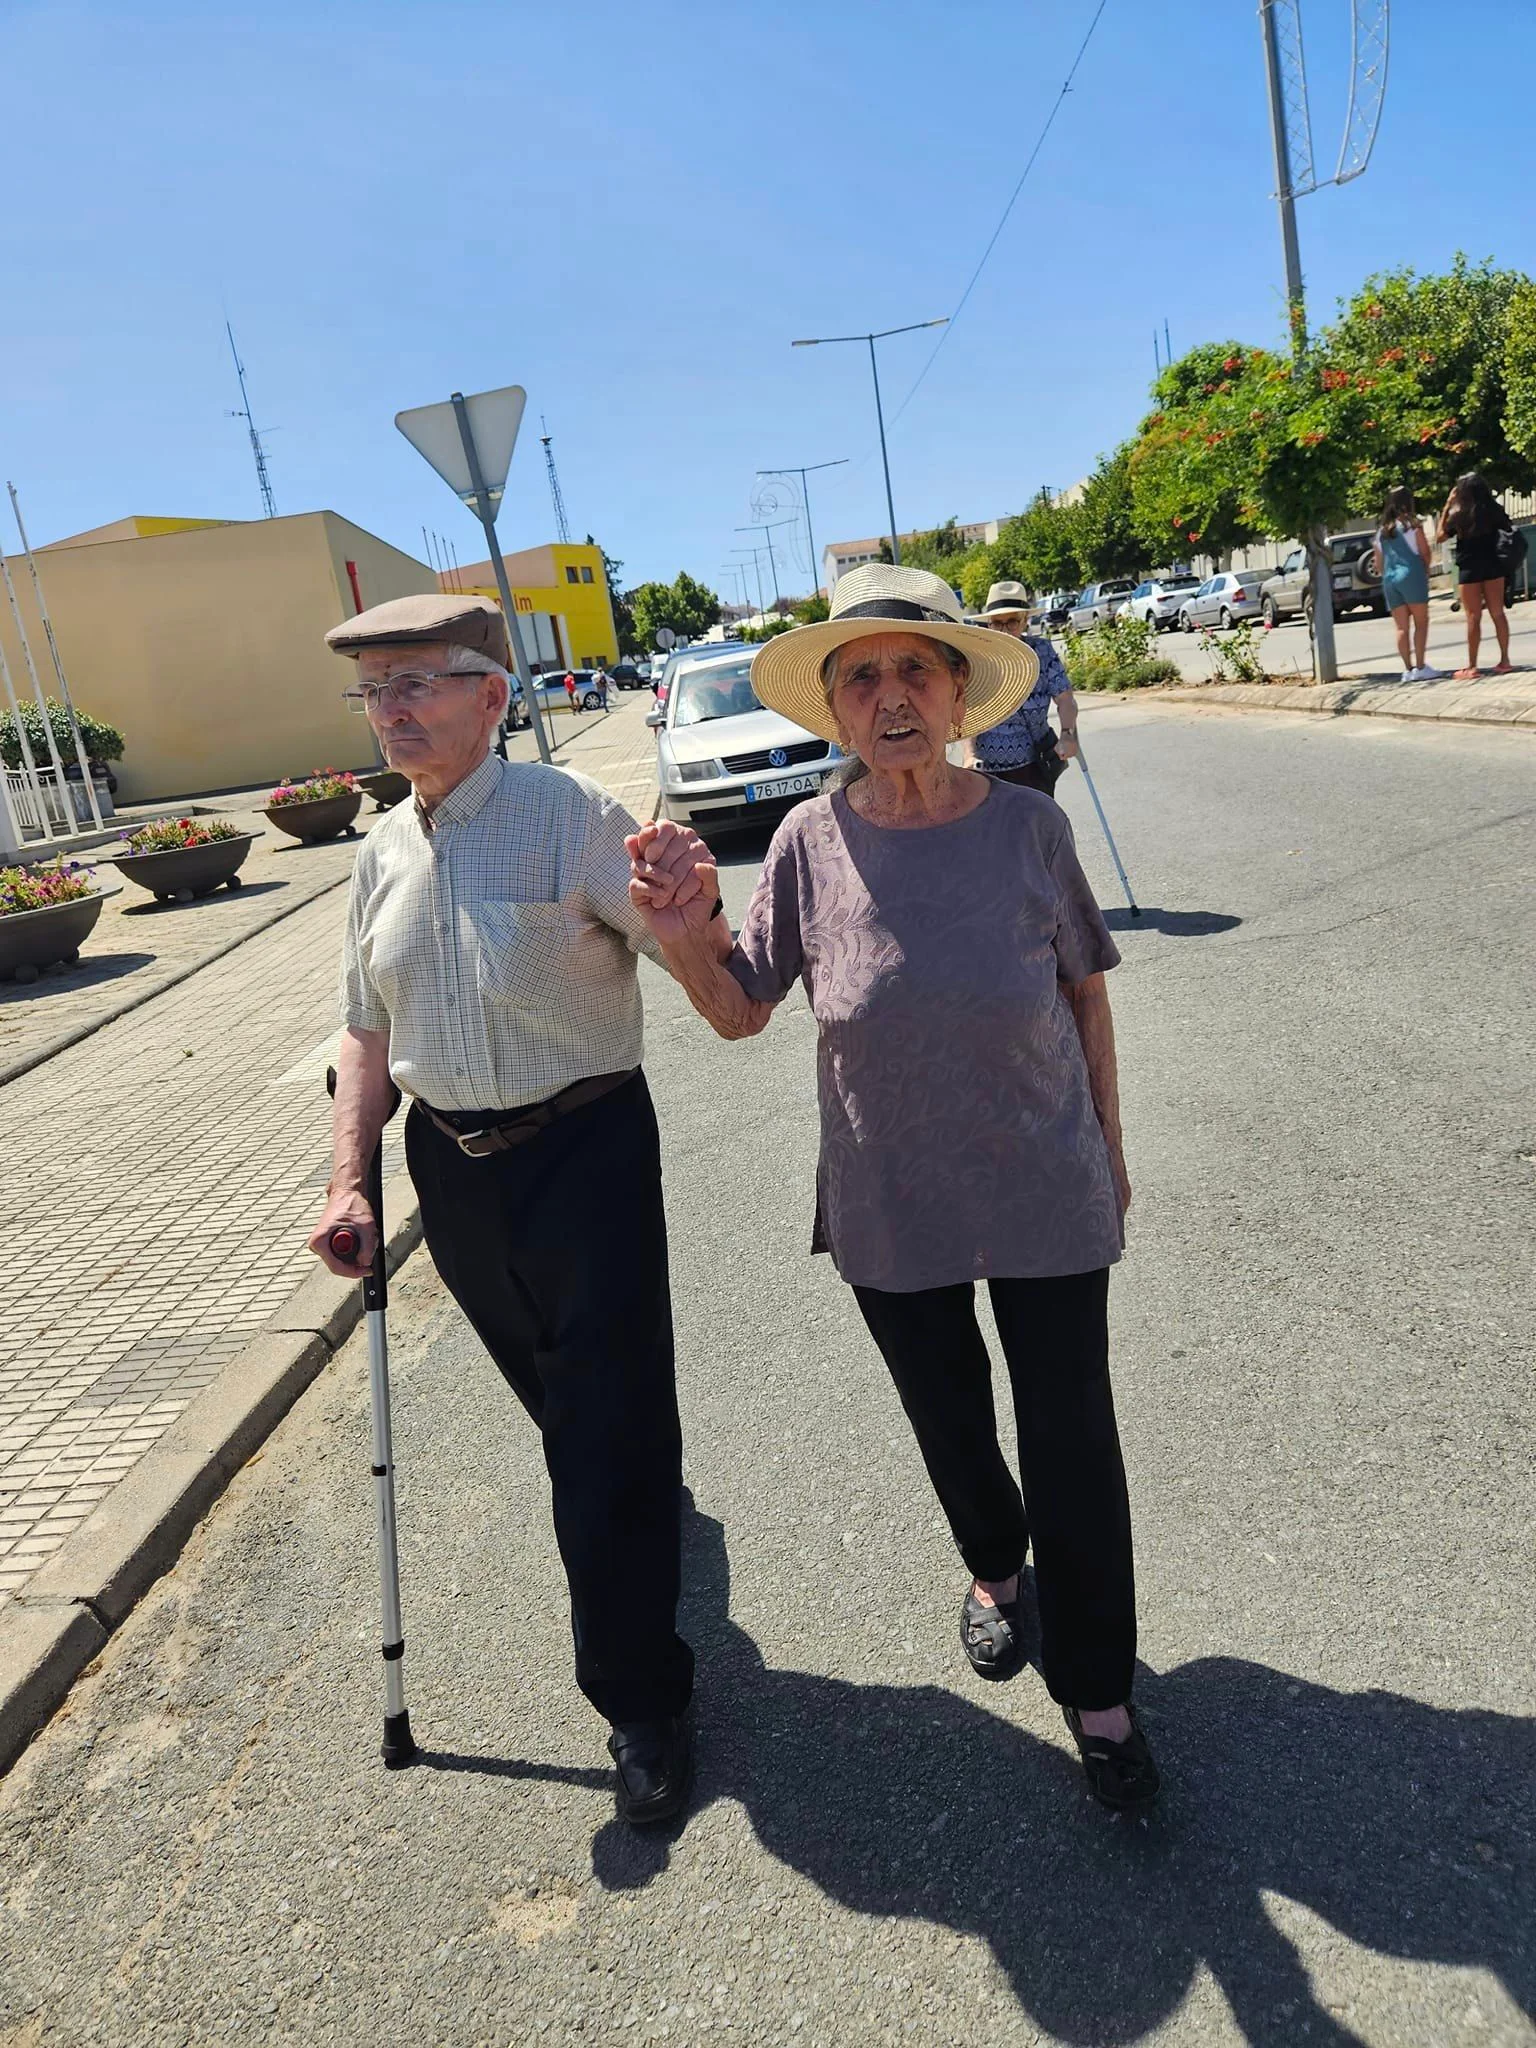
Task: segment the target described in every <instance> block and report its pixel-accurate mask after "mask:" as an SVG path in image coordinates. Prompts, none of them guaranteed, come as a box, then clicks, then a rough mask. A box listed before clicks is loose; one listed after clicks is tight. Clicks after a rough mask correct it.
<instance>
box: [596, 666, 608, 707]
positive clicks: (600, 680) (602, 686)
mask: <svg viewBox="0 0 1536 2048" xmlns="http://www.w3.org/2000/svg"><path fill="white" fill-rule="evenodd" d="M609 681H610V678H609V675H608V664H607V663H606V662H600V663H599V664H598V670H597V676H596V683H597V694H598V696H599V697H601V698H602V700H603V709H604V710H605V711H606V710H607V709H608V685H609Z"/></svg>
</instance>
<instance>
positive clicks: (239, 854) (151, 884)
mask: <svg viewBox="0 0 1536 2048" xmlns="http://www.w3.org/2000/svg"><path fill="white" fill-rule="evenodd" d="M260 837H261V834H260V833H259V832H242V833H241V834H240V836H239V838H238V839H210V840H209V842H208V844H207V845H206V846H170V847H167V848H166V849H165V851H164V852H163V853H120V854H117V855H115V856H114V857H113V859H112V865H113V866H114V867H115V868H116V869H117V870H118V872H119V874H123V875H126V876H127V878H128V880H129V881H130V882H137V883H138V885H139V887H140V888H141V889H148V890H149V892H150V894H151V895H152V896H157V897H159V899H160V901H161V902H162V903H171V902H176V901H180V902H183V903H186V902H190V901H191V899H192V898H193V897H194V896H211V895H212V894H213V892H214V890H215V889H226V888H227V889H238V888H239V887H240V876H239V873H238V870H239V868H240V867H241V866H242V865H243V864H244V861H245V857H246V855H247V854H248V853H249V852H250V850H251V847H252V845H253V843H254V842H255V841H256V840H258V839H259V838H260Z"/></svg>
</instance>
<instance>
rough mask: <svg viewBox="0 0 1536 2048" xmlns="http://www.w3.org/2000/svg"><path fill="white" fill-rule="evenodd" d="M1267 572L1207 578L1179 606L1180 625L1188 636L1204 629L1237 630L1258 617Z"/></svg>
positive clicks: (1228, 571) (1239, 571)
mask: <svg viewBox="0 0 1536 2048" xmlns="http://www.w3.org/2000/svg"><path fill="white" fill-rule="evenodd" d="M1267 573H1268V572H1267V571H1266V570H1263V569H1224V570H1223V571H1222V573H1221V574H1220V575H1219V576H1207V577H1206V579H1205V581H1204V582H1203V583H1202V584H1201V585H1200V588H1199V589H1198V590H1196V591H1194V592H1193V593H1192V594H1191V595H1190V596H1188V597H1186V598H1185V599H1184V601H1183V603H1182V604H1181V605H1180V606H1179V624H1180V626H1182V627H1183V629H1184V631H1185V632H1186V633H1197V632H1198V631H1199V630H1200V628H1201V627H1202V626H1221V627H1223V628H1225V627H1227V626H1235V625H1237V624H1238V623H1239V621H1240V620H1243V619H1256V618H1257V617H1258V616H1259V586H1260V585H1261V584H1262V583H1263V581H1264V578H1265V575H1266V574H1267Z"/></svg>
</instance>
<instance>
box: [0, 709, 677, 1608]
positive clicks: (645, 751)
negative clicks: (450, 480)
mask: <svg viewBox="0 0 1536 2048" xmlns="http://www.w3.org/2000/svg"><path fill="white" fill-rule="evenodd" d="M650 701H651V700H650V695H649V692H646V693H645V694H644V700H643V702H642V701H641V700H640V699H638V698H631V699H630V700H629V702H627V703H626V704H625V705H624V706H623V710H622V711H621V712H615V713H613V714H610V716H609V717H608V718H607V719H604V720H600V721H599V720H593V721H592V722H591V723H590V724H589V725H587V726H586V727H585V729H584V730H582V731H579V732H578V733H576V734H573V735H572V736H571V739H570V741H569V742H567V744H566V745H565V746H563V747H562V749H561V754H560V759H561V760H562V762H564V763H565V764H567V765H569V766H572V767H578V768H580V769H581V770H582V771H583V772H584V773H587V774H590V775H593V776H594V777H595V778H597V779H599V780H603V781H610V780H611V784H612V786H613V787H614V788H615V790H616V793H618V794H620V795H622V796H623V797H624V799H625V800H626V801H628V800H629V795H630V787H621V786H620V785H621V784H625V783H626V782H627V784H628V785H629V786H631V787H632V786H634V785H635V784H637V783H638V782H643V781H644V779H645V764H646V763H647V762H649V761H653V760H654V753H655V748H654V742H653V741H652V739H651V736H650V734H649V733H648V732H646V730H645V724H644V714H645V711H646V710H647V709H649V706H650ZM531 744H532V743H531V741H530V742H529V746H530V748H531ZM651 780H652V781H653V782H654V777H652V778H651ZM638 807H639V808H642V809H643V808H644V797H643V795H642V796H641V797H640V798H639V799H638ZM354 850H355V848H353V847H348V848H347V849H346V850H345V851H343V849H341V848H335V849H332V848H315V849H311V850H310V855H311V856H315V857H318V860H326V859H327V858H328V857H329V856H331V855H333V854H334V855H337V856H339V861H338V867H339V868H340V869H341V871H342V872H344V871H345V870H346V869H349V868H350V863H351V858H352V852H353V851H354ZM317 867H318V861H317ZM243 893H244V892H242V894H243ZM221 907H222V906H221ZM229 908H230V910H231V911H238V909H239V908H240V902H239V899H235V900H232V901H231V903H230V905H229ZM345 914H346V892H345V891H344V890H342V889H340V888H329V889H328V893H325V894H321V895H319V896H318V897H316V898H315V899H314V900H313V901H310V902H308V903H307V904H305V905H304V906H303V907H302V908H301V909H299V910H297V911H296V912H295V913H294V914H293V915H292V916H291V917H288V918H285V919H284V920H283V921H282V922H281V923H280V924H277V925H274V926H273V927H272V928H271V929H269V930H267V931H264V932H260V933H258V934H257V935H256V936H254V937H253V938H251V939H249V940H248V941H247V942H246V943H245V944H243V945H241V946H239V947H237V948H236V949H235V950H234V951H233V952H230V953H228V954H227V955H225V957H223V958H222V959H219V960H217V961H215V962H214V963H213V964H211V965H210V966H207V967H204V968H203V969H201V970H200V971H199V972H197V973H194V974H193V975H191V976H190V978H188V979H186V980H184V981H182V982H181V983H180V984H179V985H178V986H177V987H175V988H171V989H169V990H167V991H166V992H165V993H163V994H160V995H157V996H155V997H154V998H153V1000H151V1001H150V1002H148V1003H145V1004H144V1005H143V1006H142V1007H141V1008H139V1009H136V1010H134V1011H133V1012H132V1013H131V1014H129V1015H128V1016H124V1017H120V1018H117V1019H115V1020H114V1021H112V1022H109V1023H107V1024H105V1025H103V1027H102V1028H101V1029H100V1030H99V1031H97V1032H95V1033H94V1034H93V1035H92V1036H91V1037H89V1038H87V1039H85V1040H84V1041H83V1042H82V1043H80V1044H79V1045H75V1046H71V1047H69V1048H68V1049H67V1050H65V1051H63V1052H60V1053H58V1054H57V1055H55V1056H54V1057H53V1058H51V1059H48V1060H46V1061H45V1062H44V1063H43V1064H42V1065H41V1066H39V1067H37V1068H35V1069H34V1070H33V1071H32V1072H31V1073H28V1074H24V1075H22V1076H21V1077H20V1078H18V1079H17V1080H14V1081H12V1082H11V1083H10V1084H9V1085H8V1086H6V1087H4V1088H3V1089H0V1154H3V1156H4V1158H5V1160H6V1169H7V1170H6V1177H5V1189H4V1196H3V1205H0V1223H3V1228H4V1246H5V1254H4V1259H3V1261H0V1608H3V1606H4V1605H5V1603H6V1602H7V1600H8V1599H9V1598H10V1596H11V1595H12V1594H13V1593H15V1592H16V1591H17V1590H18V1589H19V1588H20V1587H21V1586H23V1585H24V1584H25V1583H26V1581H27V1580H28V1578H30V1576H31V1575H32V1573H33V1572H34V1571H35V1570H36V1569H37V1567H38V1566H39V1565H40V1564H41V1563H42V1562H43V1561H44V1559H45V1558H47V1557H48V1556H49V1555H50V1554H51V1553H52V1552H53V1551H55V1550H56V1549H57V1548H58V1547H59V1545H60V1544H61V1543H62V1542H63V1540H64V1538H65V1537H66V1536H67V1535H68V1534H69V1533H70V1531H71V1530H73V1529H75V1528H77V1527H78V1526H79V1524H80V1523H81V1522H83V1521H84V1520H85V1518H86V1517H87V1516H88V1515H89V1514H90V1512H91V1511H92V1509H93V1508H94V1507H95V1505H96V1504H97V1502H98V1501H100V1500H101V1499H102V1498H103V1497H104V1496H105V1494H106V1493H107V1492H108V1491H109V1489H110V1488H111V1487H112V1486H113V1485H114V1483H115V1482H116V1481H117V1480H119V1479H121V1478H122V1476H123V1475H124V1473H126V1472H127V1471H129V1470H130V1468H131V1467H132V1466H133V1465H134V1464H135V1463H136V1462H137V1461H138V1459H139V1458H140V1457H141V1456H142V1455H143V1453H144V1452H145V1451H147V1450H148V1449H149V1448H150V1447H151V1446H152V1445H153V1444H154V1443H155V1442H156V1441H157V1440H158V1439H159V1437H160V1436H161V1434H162V1433H163V1431H164V1430H165V1429H166V1427H167V1426H168V1425H169V1424H170V1423H171V1422H172V1421H173V1420H174V1419H175V1418H176V1416H178V1415H179V1414H180V1413H181V1412H182V1410H183V1409H184V1408H185V1407H186V1406H187V1405H188V1403H189V1402H190V1401H191V1400H192V1399H193V1398H194V1396H195V1395H196V1394H198V1393H199V1392H200V1391H201V1390H202V1388H204V1387H205V1386H207V1385H208V1384H209V1382H210V1381H211V1380H212V1379H213V1378H214V1377H215V1376H216V1375H217V1373H218V1372H219V1371H220V1369H221V1368H222V1367H223V1366H224V1365H226V1364H227V1363H228V1361H229V1360H230V1359H231V1358H233V1357H234V1356H235V1355H236V1353H238V1352H239V1351H240V1350H241V1349H242V1348H243V1347H244V1345H245V1344H246V1343H248V1342H249V1341H250V1339H251V1338H252V1337H253V1336H255V1335H256V1334H257V1332H258V1331H259V1330H260V1329H261V1328H262V1326H263V1325H264V1324H265V1323H267V1322H268V1321H269V1320H270V1319H271V1317H272V1316H273V1315H274V1314H275V1313H276V1312H277V1311H278V1310H279V1309H280V1308H281V1307H282V1305H283V1303H284V1302H285V1301H286V1300H287V1298H288V1296H289V1295H290V1294H292V1293H293V1291H294V1290H295V1288H297V1287H298V1286H299V1285H300V1283H301V1282H302V1281H304V1280H305V1279H307V1278H308V1276H309V1275H310V1273H312V1272H313V1271H314V1270H315V1267H314V1261H313V1259H312V1258H311V1256H310V1254H309V1253H308V1251H307V1250H306V1249H305V1245H304V1239H305V1236H306V1233H307V1229H308V1227H309V1225H310V1223H311V1221H312V1219H313V1217H314V1216H315V1215H316V1214H317V1213H318V1210H319V1206H320V1201H321V1193H322V1190H323V1188H324V1184H325V1180H326V1175H327V1171H328V1168H329V1161H330V1119H329V1115H328V1111H327V1106H326V1099H325V1068H326V1065H327V1062H328V1060H329V1059H330V1057H331V1056H332V1053H333V1048H334V1044H335V1038H336V1022H335V1017H336V963H337V957H338V952H339V947H340V940H341V930H342V925H343V921H344V919H345ZM402 1123H403V1119H402V1120H399V1121H397V1122H396V1124H395V1125H394V1126H392V1127H391V1131H390V1133H389V1138H388V1142H387V1143H386V1147H385V1161H384V1164H385V1173H386V1176H388V1175H389V1174H391V1173H393V1172H395V1171H397V1170H398V1169H399V1168H400V1167H401V1166H403V1163H404V1162H403V1158H402V1157H401V1141H400V1130H401V1127H402Z"/></svg>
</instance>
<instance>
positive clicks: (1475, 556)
mask: <svg viewBox="0 0 1536 2048" xmlns="http://www.w3.org/2000/svg"><path fill="white" fill-rule="evenodd" d="M1513 531H1514V529H1513V527H1512V526H1511V525H1510V519H1509V514H1508V513H1507V512H1506V511H1505V510H1504V507H1503V506H1502V505H1501V504H1500V503H1499V501H1498V499H1497V498H1496V497H1495V496H1494V495H1493V492H1492V490H1491V489H1490V487H1489V484H1488V479H1487V478H1486V477H1485V476H1483V475H1482V474H1481V473H1480V472H1479V471H1477V470H1475V469H1472V470H1468V472H1467V474H1466V475H1465V476H1459V477H1457V479H1456V481H1455V483H1454V484H1452V486H1451V494H1450V496H1449V497H1448V498H1447V499H1446V501H1445V510H1444V511H1443V512H1442V513H1441V514H1440V538H1441V539H1442V540H1451V541H1454V542H1455V544H1456V581H1457V583H1458V584H1459V585H1460V586H1461V591H1460V594H1461V605H1462V610H1463V611H1464V612H1465V613H1466V615H1467V665H1466V667H1465V668H1459V669H1457V671H1456V680H1457V682H1459V683H1463V682H1474V681H1476V679H1477V677H1478V676H1479V675H1480V674H1481V673H1482V671H1481V670H1480V669H1479V667H1478V665H1477V652H1478V648H1479V646H1480V644H1481V641H1482V635H1483V613H1484V611H1486V612H1487V613H1488V616H1489V618H1491V619H1492V621H1493V630H1494V633H1495V634H1496V635H1497V637H1498V642H1499V659H1498V664H1497V666H1496V667H1495V669H1494V671H1493V673H1494V674H1495V675H1496V676H1507V675H1510V674H1512V673H1513V664H1512V663H1511V661H1510V658H1509V618H1508V615H1507V614H1506V612H1505V610H1504V579H1505V577H1506V576H1507V575H1508V574H1509V572H1510V570H1511V568H1512V567H1513V566H1514V564H1515V562H1516V561H1517V560H1518V559H1519V557H1520V555H1521V554H1523V552H1524V550H1523V549H1521V550H1513V549H1509V548H1508V543H1503V542H1501V540H1500V536H1501V535H1502V534H1512V533H1513ZM1506 550H1508V552H1506Z"/></svg>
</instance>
